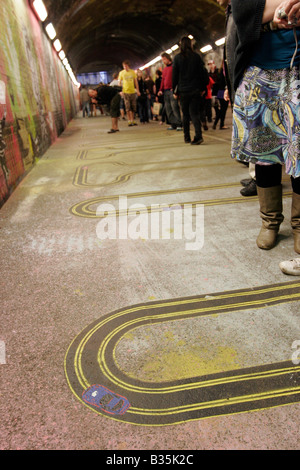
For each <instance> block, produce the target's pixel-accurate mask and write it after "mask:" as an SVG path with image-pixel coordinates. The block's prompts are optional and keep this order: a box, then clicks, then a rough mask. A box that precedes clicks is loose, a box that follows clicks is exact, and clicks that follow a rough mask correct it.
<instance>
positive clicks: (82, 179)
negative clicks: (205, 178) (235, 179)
mask: <svg viewBox="0 0 300 470" xmlns="http://www.w3.org/2000/svg"><path fill="white" fill-rule="evenodd" d="M163 163H164V164H167V163H168V162H161V165H162V164H163ZM170 163H173V162H170ZM150 164H153V163H143V166H145V165H150ZM229 164H230V163H222V166H224V165H229ZM219 165H220V163H215V164H214V163H213V164H211V165H209V167H212V166H219ZM131 166H135V164H132V165H131ZM195 168H199V169H200V168H201V166H200V165H199V163H198V164H197V165H188V166H174V167H167V166H163V167H160V168H150V169H147V170H139V171H132V172H130V173H125V174H123V175H119V176H118V177H117V178H115V179H114V180H112V181H109V182H108V183H94V184H93V183H88V169H87V168H84V167H79V168H77V169H76V171H75V176H74V180H73V184H74V186H79V187H81V186H88V187H97V188H99V187H101V188H102V187H106V186H112V185H114V184H118V183H126V182H127V181H129V179H130V178H131V177H132V176H135V175H140V174H144V173H154V172H157V171H159V172H161V171H171V170H172V171H176V170H180V171H181V170H190V169H195ZM239 186H241V185H240V184H239Z"/></svg>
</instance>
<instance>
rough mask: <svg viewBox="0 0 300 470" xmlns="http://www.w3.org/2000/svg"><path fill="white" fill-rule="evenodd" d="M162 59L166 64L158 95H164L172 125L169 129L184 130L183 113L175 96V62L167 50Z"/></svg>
mask: <svg viewBox="0 0 300 470" xmlns="http://www.w3.org/2000/svg"><path fill="white" fill-rule="evenodd" d="M161 59H162V61H163V63H164V65H165V67H164V69H163V71H162V80H161V84H160V90H159V92H158V95H159V96H160V95H163V97H164V105H165V111H166V115H167V120H168V123H169V124H170V127H168V130H175V129H177V130H178V131H181V130H182V122H181V114H180V108H179V104H178V101H177V99H175V98H174V95H173V89H172V86H173V84H172V74H173V62H172V59H171V56H170V55H169V54H168V53H167V52H163V53H162V54H161Z"/></svg>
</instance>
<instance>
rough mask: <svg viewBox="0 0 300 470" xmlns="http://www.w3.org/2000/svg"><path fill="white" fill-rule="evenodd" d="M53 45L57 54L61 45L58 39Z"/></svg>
mask: <svg viewBox="0 0 300 470" xmlns="http://www.w3.org/2000/svg"><path fill="white" fill-rule="evenodd" d="M53 45H54V47H55V49H56V50H57V52H59V51H60V50H61V43H60V40H59V39H56V41H54V43H53Z"/></svg>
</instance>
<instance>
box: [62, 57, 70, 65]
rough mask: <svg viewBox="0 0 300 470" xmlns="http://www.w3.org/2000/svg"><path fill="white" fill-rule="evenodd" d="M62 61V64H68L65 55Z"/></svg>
mask: <svg viewBox="0 0 300 470" xmlns="http://www.w3.org/2000/svg"><path fill="white" fill-rule="evenodd" d="M62 63H63V64H64V66H66V65H68V63H69V61H68V59H67V58H66V57H65V58H64V60H63V61H62Z"/></svg>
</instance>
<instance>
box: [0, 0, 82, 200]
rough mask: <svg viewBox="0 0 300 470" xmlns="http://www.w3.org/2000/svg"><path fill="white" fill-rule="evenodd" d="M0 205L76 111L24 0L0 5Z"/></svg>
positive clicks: (52, 53) (61, 70) (70, 86)
mask: <svg viewBox="0 0 300 470" xmlns="http://www.w3.org/2000/svg"><path fill="white" fill-rule="evenodd" d="M0 32H1V33H0V161H1V166H0V206H1V205H2V204H3V202H4V201H5V200H6V199H7V197H8V196H9V195H10V193H11V192H12V190H13V189H14V188H15V186H16V184H18V182H19V181H20V179H21V178H22V176H23V175H24V174H25V173H26V172H27V171H28V170H30V168H32V166H33V164H34V163H35V162H36V160H37V159H38V158H39V157H41V156H42V155H43V154H44V153H45V151H46V150H47V149H48V147H49V146H50V145H51V144H52V143H53V142H54V141H55V140H56V138H57V137H58V136H59V135H60V134H61V132H63V130H64V129H65V127H66V125H67V123H68V122H69V121H70V120H71V119H72V118H73V117H74V116H75V114H76V112H77V110H78V104H77V102H78V100H77V94H78V90H77V89H76V88H75V87H74V85H73V84H72V82H71V80H70V79H69V76H68V74H67V72H66V71H65V69H64V67H63V65H62V63H61V61H60V60H59V58H58V57H57V54H56V52H55V50H54V49H53V47H52V45H51V43H50V41H49V39H48V37H47V36H46V35H45V33H44V31H43V29H42V27H41V25H40V24H39V22H38V21H37V19H36V17H35V16H34V15H33V13H32V11H31V9H30V8H29V5H28V0H18V1H15V0H6V1H5V2H0Z"/></svg>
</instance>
